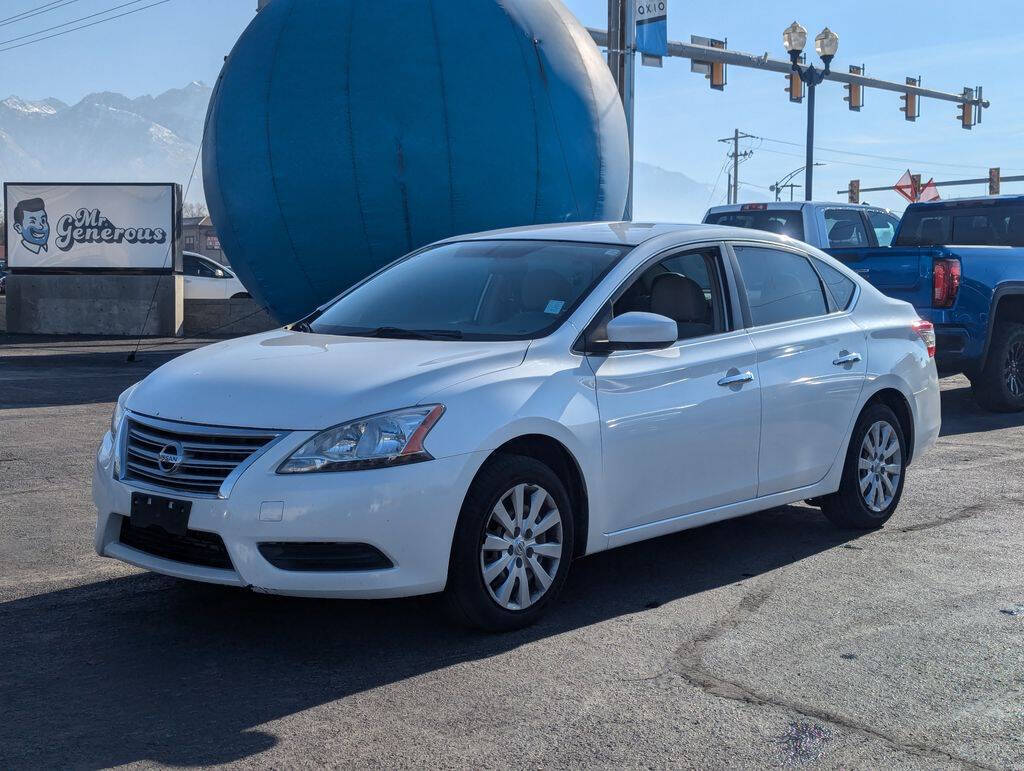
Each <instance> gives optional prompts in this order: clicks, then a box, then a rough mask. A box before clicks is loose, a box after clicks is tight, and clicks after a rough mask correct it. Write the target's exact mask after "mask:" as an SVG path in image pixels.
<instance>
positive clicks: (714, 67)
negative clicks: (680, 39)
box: [690, 35, 728, 91]
mask: <svg viewBox="0 0 1024 771" xmlns="http://www.w3.org/2000/svg"><path fill="white" fill-rule="evenodd" d="M690 43H691V44H692V45H696V46H704V47H705V48H720V49H722V50H723V51H724V50H726V49H727V48H728V45H727V43H728V41H726V40H715V38H713V37H703V36H701V35H690ZM690 72H699V73H700V74H702V75H703V76H704V77H705V78H707V79H708V80H709V81H710V83H711V87H712V88H713V89H715V90H716V91H724V90H725V84H726V82H727V77H728V68H727V67H726V66H725V62H711V61H707V60H706V59H699V58H698V59H691V60H690Z"/></svg>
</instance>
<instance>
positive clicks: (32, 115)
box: [0, 82, 212, 201]
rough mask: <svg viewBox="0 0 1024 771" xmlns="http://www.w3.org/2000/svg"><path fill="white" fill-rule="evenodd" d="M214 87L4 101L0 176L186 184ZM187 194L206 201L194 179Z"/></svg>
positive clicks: (28, 179)
mask: <svg viewBox="0 0 1024 771" xmlns="http://www.w3.org/2000/svg"><path fill="white" fill-rule="evenodd" d="M211 91H212V90H211V89H210V87H209V86H206V85H204V84H202V83H198V82H193V83H190V84H189V85H187V86H185V87H184V88H176V89H171V90H170V91H166V92H164V93H163V94H160V95H159V96H156V97H153V96H148V95H147V96H140V97H137V98H135V99H130V98H128V97H126V96H124V95H122V94H117V93H113V92H109V91H104V92H99V93H95V94H89V95H88V96H86V97H85V98H84V99H82V100H81V101H80V102H78V103H77V104H74V105H67V104H65V103H64V102H61V101H60V100H59V99H41V100H37V101H30V100H27V99H23V98H21V97H18V96H9V97H7V98H6V99H3V100H0V177H2V178H3V180H4V181H8V182H47V181H54V182H94V181H95V182H99V181H118V182H180V183H181V184H182V185H185V184H186V183H187V182H188V178H189V174H190V173H191V171H192V164H193V163H194V162H195V159H196V154H197V153H198V152H199V145H200V142H201V140H202V136H203V120H204V119H205V117H206V105H207V103H208V102H209V101H210V94H211ZM188 199H189V200H192V201H201V200H202V199H203V184H202V179H201V178H200V177H199V168H197V169H196V178H195V179H194V180H193V181H192V186H191V188H190V190H189V193H188Z"/></svg>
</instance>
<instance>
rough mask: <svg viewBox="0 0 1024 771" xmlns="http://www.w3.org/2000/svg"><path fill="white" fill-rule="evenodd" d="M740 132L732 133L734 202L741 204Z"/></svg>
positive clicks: (735, 130) (734, 130)
mask: <svg viewBox="0 0 1024 771" xmlns="http://www.w3.org/2000/svg"><path fill="white" fill-rule="evenodd" d="M739 192H740V130H739V129H733V131H732V202H733V203H739V202H740V196H739Z"/></svg>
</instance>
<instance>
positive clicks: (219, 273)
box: [213, 268, 224, 278]
mask: <svg viewBox="0 0 1024 771" xmlns="http://www.w3.org/2000/svg"><path fill="white" fill-rule="evenodd" d="M213 275H215V276H216V277H217V278H224V271H223V270H221V269H220V268H217V269H216V270H215V271H213Z"/></svg>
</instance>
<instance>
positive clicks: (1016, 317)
mask: <svg viewBox="0 0 1024 771" xmlns="http://www.w3.org/2000/svg"><path fill="white" fill-rule="evenodd" d="M793 206H797V207H798V211H799V216H797V215H795V214H794V213H793V210H792V208H791V207H793ZM745 207H751V208H748V209H745ZM755 207H756V208H755ZM781 207H787V208H781ZM773 212H775V214H773ZM886 217H889V218H892V219H894V218H893V217H892V215H891V214H890V213H888V212H886V210H884V209H875V208H872V207H865V206H857V205H854V204H836V203H824V202H821V203H819V202H809V203H803V204H779V203H770V204H741V205H737V206H731V207H715V208H714V209H711V210H710V211H709V212H708V214H707V215H706V216H705V218H704V221H705V222H713V223H721V224H741V223H740V222H739V220H743V219H750V220H751V222H752V223H754V224H750V225H747V226H748V227H759V225H758V224H757V223H764V224H763V225H762V226H760V229H764V230H775V231H776V232H787V231H786V228H792V229H793V231H794V232H790V233H789V234H790V235H792V236H793V237H794V238H798V239H800V240H807V241H808V243H811V244H812V245H815V246H818V247H819V248H821V249H824V250H825V251H827V252H828V253H829V254H831V255H832V256H833V257H835V258H836V259H838V260H841V261H842V262H844V263H845V264H846V265H847V266H849V267H850V268H851V269H852V270H855V271H857V272H858V273H860V274H861V275H862V276H864V277H865V278H866V279H867V280H868V281H870V282H871V283H872V284H874V285H875V286H876V287H878V288H879V289H881V290H882V291H883V292H885V293H886V294H887V295H889V296H891V297H896V298H898V299H900V300H906V301H907V302H909V303H911V304H912V305H913V306H914V307H915V308H916V309H917V312H918V313H919V314H920V316H921V318H923V319H926V320H927V321H930V322H932V323H933V324H934V325H935V336H936V345H937V353H936V361H937V363H938V366H939V370H940V372H942V373H943V374H954V373H957V372H962V373H964V374H966V375H967V377H968V378H970V381H971V386H972V388H973V391H974V396H975V399H976V400H977V402H978V403H979V404H980V405H981V406H982V407H985V408H986V409H989V410H994V411H998V412H1016V411H1020V410H1024V196H992V197H985V198H963V199H956V200H950V201H936V202H933V203H917V204H911V205H910V206H908V207H907V210H906V212H905V213H904V214H903V218H902V220H900V221H899V222H898V225H896V224H895V223H891V222H887V221H886V220H885V218H886ZM755 220H756V222H755ZM819 221H820V223H819ZM808 223H810V224H808ZM818 224H820V227H816V225H818ZM798 225H799V227H800V232H799V233H798V232H795V229H796V228H797V226H798ZM779 228H783V230H779ZM891 228H893V229H891ZM890 234H891V235H890ZM805 236H808V237H809V238H805ZM887 242H888V243H887ZM890 244H891V245H890Z"/></svg>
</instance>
